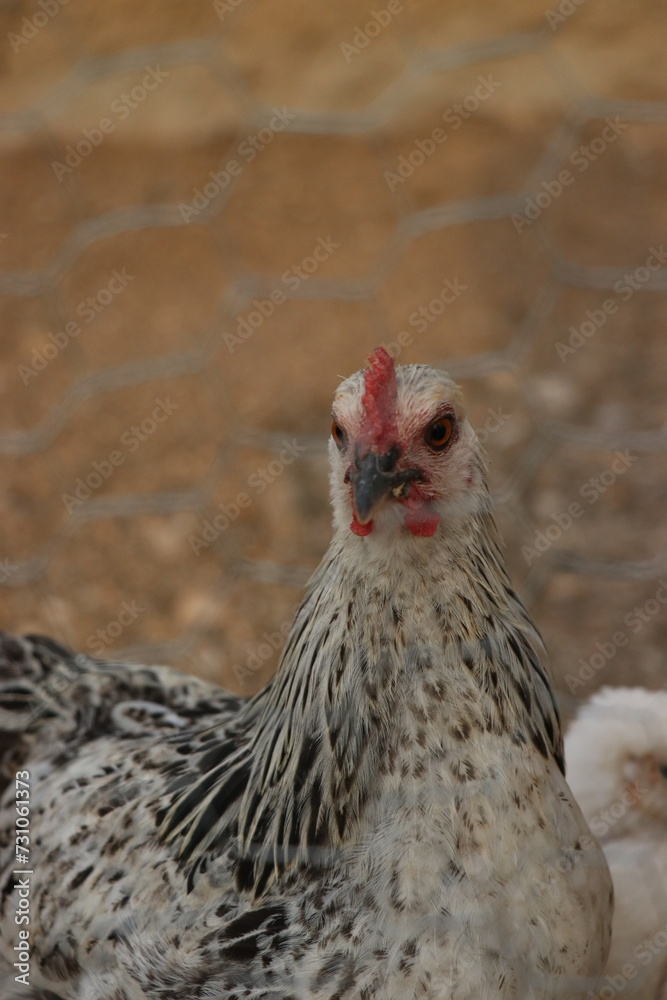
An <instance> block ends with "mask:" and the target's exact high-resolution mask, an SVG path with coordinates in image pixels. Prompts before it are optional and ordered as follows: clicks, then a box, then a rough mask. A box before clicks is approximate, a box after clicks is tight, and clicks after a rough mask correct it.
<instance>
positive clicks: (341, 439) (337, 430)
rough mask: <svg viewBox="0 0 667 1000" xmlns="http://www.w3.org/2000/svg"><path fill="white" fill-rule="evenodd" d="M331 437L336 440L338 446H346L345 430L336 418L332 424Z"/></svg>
mask: <svg viewBox="0 0 667 1000" xmlns="http://www.w3.org/2000/svg"><path fill="white" fill-rule="evenodd" d="M331 437H332V438H333V439H334V441H335V442H336V445H337V446H338V448H340V449H342V448H344V447H345V431H344V430H343V428H342V427H341V426H340V424H337V423H336V421H335V420H334V422H333V423H332V425H331Z"/></svg>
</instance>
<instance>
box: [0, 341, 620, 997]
mask: <svg viewBox="0 0 667 1000" xmlns="http://www.w3.org/2000/svg"><path fill="white" fill-rule="evenodd" d="M330 462H331V493H332V503H333V522H334V533H333V540H332V542H331V545H330V547H329V550H328V552H327V553H326V555H325V556H324V558H323V560H322V563H321V564H320V566H319V568H318V569H317V570H316V572H315V574H314V575H313V577H312V579H311V581H310V584H309V586H308V589H307V592H306V595H305V597H304V599H303V601H302V603H301V605H300V608H299V610H298V612H297V614H296V617H295V621H294V624H293V627H292V630H291V632H290V634H289V636H288V639H287V641H286V645H285V648H284V651H283V654H282V657H281V660H280V663H279V666H278V670H277V672H276V674H275V676H274V677H273V679H272V680H271V681H270V682H269V684H268V685H267V686H266V687H265V688H264V689H263V690H262V691H261V692H260V693H259V694H257V695H256V696H254V697H252V698H250V699H243V698H237V697H235V696H232V695H228V694H225V693H224V692H221V691H219V690H218V689H216V688H214V687H211V686H208V685H205V684H203V683H202V682H199V681H196V680H195V679H194V678H186V677H181V676H180V675H177V674H174V672H173V671H169V670H167V668H139V667H136V668H132V667H128V666H124V665H122V664H118V663H104V662H102V661H99V660H93V659H90V658H88V657H85V656H81V655H78V656H75V655H73V654H71V653H69V652H68V651H67V650H65V649H63V648H61V647H60V646H58V645H57V644H55V643H53V642H51V641H49V640H46V639H42V638H39V637H35V636H28V637H25V638H22V639H13V638H10V637H7V638H5V639H4V640H3V642H2V645H1V648H0V660H1V662H2V667H1V670H2V673H1V677H2V685H1V686H0V710H1V712H2V715H1V716H0V721H1V722H2V727H3V737H2V739H3V744H2V746H3V752H4V773H5V774H6V776H7V779H8V781H9V784H8V786H7V790H6V792H5V796H4V800H3V802H4V806H3V810H2V812H0V868H1V869H2V885H3V893H2V911H1V912H0V935H1V942H2V943H1V948H0V956H1V959H0V960H3V961H4V963H5V964H4V967H3V968H2V969H1V970H0V986H1V989H2V997H3V998H14V997H21V998H23V1000H29V998H30V1000H35V998H38V997H39V998H43V997H48V998H49V1000H54V998H67V1000H139V998H150V1000H175V998H179V1000H183V998H186V1000H206V998H209V1000H212V998H215V1000H241V998H252V1000H264V998H266V1000H269V998H271V1000H295V998H298V1000H325V998H326V1000H333V998H339V1000H371V998H373V1000H375V998H377V1000H407V998H412V997H414V998H419V1000H509V998H516V1000H550V998H556V997H557V998H558V1000H574V998H579V1000H583V998H584V997H586V996H587V995H588V993H589V992H590V990H591V989H593V988H594V987H595V984H596V981H597V980H596V977H598V975H599V974H600V972H601V970H602V967H603V964H604V961H605V958H606V953H607V948H608V942H609V935H610V919H611V917H610V914H611V910H610V907H611V902H610V891H611V887H610V882H609V873H608V870H607V867H606V864H605V861H604V857H603V855H602V853H601V851H600V850H599V848H598V846H597V844H596V842H595V841H594V840H593V838H592V837H591V836H590V834H589V832H588V828H587V826H586V823H585V821H584V819H583V817H582V815H581V813H580V811H579V809H578V807H577V805H576V804H575V802H574V800H573V798H572V796H571V794H570V791H569V789H568V786H567V784H566V782H565V779H564V775H563V757H562V739H561V730H560V723H559V717H558V712H557V709H556V705H555V702H554V698H553V694H552V691H551V688H550V684H549V680H548V677H547V673H546V671H545V667H544V666H543V665H542V663H541V660H540V657H541V655H542V648H541V642H540V639H539V637H538V635H537V632H536V630H535V628H534V626H533V624H532V623H531V621H530V619H529V617H528V615H527V613H526V611H525V609H524V607H523V606H522V604H521V602H520V600H519V598H518V597H517V595H516V593H515V592H514V591H513V590H512V587H511V585H510V581H509V579H508V576H507V573H506V570H505V567H504V563H503V556H502V552H501V547H500V542H499V537H498V533H497V529H496V527H495V524H494V520H493V516H492V512H491V501H490V496H489V492H488V488H487V485H486V480H485V462H484V458H483V453H482V450H481V446H480V444H479V442H478V440H477V438H476V436H475V433H474V431H473V429H472V427H471V425H470V423H469V421H468V419H467V417H466V414H465V409H464V405H463V401H462V398H461V394H460V391H459V389H458V388H457V386H456V385H455V384H454V383H453V382H452V381H451V380H450V378H449V377H448V376H447V375H446V374H444V373H443V372H440V371H436V370H434V369H432V368H428V367H426V366H422V365H409V366H401V367H399V368H395V367H394V364H393V361H392V359H391V358H390V357H389V355H388V354H387V353H386V351H384V350H383V349H382V348H378V349H377V350H376V351H375V352H374V353H373V354H372V355H371V357H370V359H369V365H368V367H367V368H366V369H365V370H364V371H362V372H357V373H356V374H355V375H352V376H351V377H350V378H348V379H347V380H345V381H344V382H342V384H341V385H340V386H339V388H338V390H337V392H336V393H335V399H334V404H333V425H332V436H331V442H330ZM24 790H27V792H28V795H25V794H24ZM17 803H18V804H19V807H18V815H20V816H21V821H20V823H19V819H17ZM28 804H29V816H27V817H26V818H28V819H29V826H28V825H27V824H24V823H23V813H27V812H28V810H25V809H24V808H23V806H24V805H28ZM17 823H19V826H17ZM28 831H29V832H28ZM20 836H29V838H30V839H29V841H23V840H21V841H19V839H18V838H19V837H20ZM28 852H29V853H28ZM24 871H28V872H29V874H28V875H23V874H22V873H23V872H24ZM17 872H18V874H17ZM22 879H23V880H24V882H21V880H22ZM24 883H25V884H24ZM25 900H27V902H26V901H25ZM26 906H29V910H28V913H29V922H28V923H25V924H21V925H17V924H16V923H15V916H16V915H18V916H22V915H23V914H24V912H26V910H25V907H26ZM21 931H25V932H27V937H26V938H25V939H19V934H20V932H21ZM28 950H29V955H28ZM17 955H18V956H19V958H20V957H21V956H23V957H24V958H26V962H25V965H26V966H28V965H29V982H30V990H32V992H30V990H28V991H26V986H25V981H23V983H21V982H17V974H18V975H20V974H21V972H22V967H21V964H20V962H19V963H17V964H16V965H15V964H14V963H16V962H17V957H16V956H17ZM28 958H29V961H27V959H28ZM40 991H41V992H40Z"/></svg>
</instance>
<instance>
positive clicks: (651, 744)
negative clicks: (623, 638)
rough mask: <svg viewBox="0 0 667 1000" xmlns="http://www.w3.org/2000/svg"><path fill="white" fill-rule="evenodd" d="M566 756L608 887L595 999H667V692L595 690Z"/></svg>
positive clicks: (570, 779) (567, 740) (577, 722)
mask: <svg viewBox="0 0 667 1000" xmlns="http://www.w3.org/2000/svg"><path fill="white" fill-rule="evenodd" d="M565 759H566V763H567V778H568V783H569V785H570V787H571V789H572V791H573V792H574V794H575V797H576V798H577V800H578V802H579V805H580V806H581V809H582V812H583V813H584V816H585V817H586V819H587V820H588V824H589V826H590V828H591V830H592V832H593V834H594V835H595V836H596V837H597V839H598V840H599V842H600V844H601V845H602V847H603V849H604V852H605V854H606V856H607V861H608V863H609V868H610V869H611V875H612V881H613V883H614V896H615V905H614V920H613V929H612V944H611V952H610V955H609V961H608V964H607V970H606V976H605V985H604V986H603V987H602V989H601V990H600V992H599V997H600V1000H611V997H612V996H620V997H625V996H627V997H631V998H633V1000H667V692H665V691H648V690H646V689H645V688H625V687H618V688H612V687H604V688H602V689H601V690H600V691H598V692H597V693H596V694H595V695H594V696H593V697H592V698H591V699H590V701H588V702H586V704H585V705H584V706H583V708H582V709H581V710H580V712H579V714H578V716H577V718H576V719H575V720H574V722H573V723H572V725H571V726H570V728H569V730H568V732H567V734H566V737H565Z"/></svg>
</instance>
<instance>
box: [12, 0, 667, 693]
mask: <svg viewBox="0 0 667 1000" xmlns="http://www.w3.org/2000/svg"><path fill="white" fill-rule="evenodd" d="M0 14H1V15H2V28H1V30H0V60H1V65H2V78H1V81H0V126H1V128H0V142H1V157H0V200H1V209H0V313H1V316H2V332H1V334H0V421H1V423H0V428H1V429H0V476H1V483H2V486H1V488H0V524H1V525H2V532H1V535H0V601H1V602H2V608H1V612H0V625H2V626H4V627H7V628H11V629H13V630H28V631H46V632H48V633H50V634H53V635H55V636H56V637H58V638H59V639H61V640H63V641H65V642H67V643H70V644H72V645H73V646H75V647H77V648H80V649H83V650H86V651H89V652H93V651H94V652H97V653H101V654H104V655H107V656H116V655H122V656H133V657H137V658H139V657H140V658H142V659H144V660H149V661H164V660H168V661H169V662H172V663H173V664H175V665H178V666H181V667H183V668H185V669H187V670H191V671H194V672H196V673H198V674H200V675H203V676H206V677H209V678H213V679H216V680H219V681H221V682H222V683H223V684H225V685H228V686H230V687H233V688H235V689H236V690H243V691H251V690H255V689H256V688H257V687H259V686H260V685H261V684H262V683H263V682H264V681H265V680H266V678H267V677H268V676H269V674H270V673H271V671H272V670H273V669H274V666H275V662H276V656H277V653H276V650H277V648H278V647H279V645H280V643H281V641H282V635H283V634H284V631H285V629H286V627H287V624H288V623H289V620H290V617H291V615H292V612H293V609H294V606H295V604H296V603H297V601H298V600H299V596H300V594H301V588H302V586H303V583H304V581H305V580H306V579H307V577H308V575H309V573H310V571H311V570H312V569H313V568H314V567H315V566H316V564H317V562H318V560H319V558H320V556H321V555H322V553H323V552H324V550H325V548H326V546H327V544H328V539H329V507H328V500H327V467H326V458H325V450H324V446H325V440H326V435H327V433H328V427H329V407H330V400H331V396H332V392H333V390H334V389H335V386H336V384H337V380H338V379H339V378H340V377H341V376H345V375H347V374H349V373H350V372H352V371H354V370H355V369H357V368H359V367H360V366H361V365H362V364H363V362H364V358H365V356H366V355H367V354H368V352H369V351H370V350H371V349H372V348H373V347H374V346H375V345H376V344H377V343H380V342H382V343H385V344H389V345H394V348H395V349H397V350H398V349H399V347H400V361H402V362H414V361H420V362H429V363H433V364H437V365H442V366H443V367H446V368H447V369H448V370H449V371H450V372H451V373H452V374H453V375H454V376H455V377H456V378H458V379H459V381H461V382H462V384H463V385H464V388H465V391H466V394H467V399H468V403H469V408H470V411H471V414H472V417H473V422H474V423H475V425H476V426H477V427H478V428H479V429H480V432H481V433H482V434H483V436H484V438H485V442H486V447H487V449H488V452H489V455H490V457H491V462H492V466H491V470H492V471H491V475H492V483H493V488H494V491H495V493H496V496H497V499H498V504H499V518H500V521H501V525H502V529H503V532H504V535H505V538H506V541H507V548H508V556H509V561H510V564H511V568H512V573H513V576H514V579H515V581H516V582H517V584H519V585H520V589H521V591H522V593H523V594H524V597H525V599H526V600H527V602H528V604H529V606H530V607H531V610H532V612H533V614H534V616H535V618H536V620H537V622H538V624H539V626H540V628H541V629H542V631H543V633H544V635H545V639H546V642H547V645H548V647H549V650H550V654H551V659H552V663H553V666H554V670H555V672H556V676H557V683H558V686H559V688H560V690H561V691H562V692H564V693H565V694H566V695H568V694H572V695H574V696H575V697H585V696H586V695H587V694H589V693H591V692H592V691H593V690H594V689H595V687H597V686H598V685H599V684H601V683H613V684H618V683H631V684H634V683H643V684H647V685H649V686H652V687H658V686H661V685H663V684H664V683H665V680H667V676H666V671H665V655H664V652H663V650H664V648H665V638H666V631H667V629H666V621H667V618H666V615H665V606H666V604H665V602H667V585H665V584H664V583H663V582H662V581H664V580H665V579H667V558H666V555H665V552H666V549H665V544H666V542H667V530H666V527H665V517H664V510H665V501H666V499H667V432H666V431H665V427H666V422H667V396H666V393H665V365H666V360H667V343H666V340H665V328H666V319H667V255H666V253H665V245H664V243H663V242H662V241H663V240H665V239H666V237H667V225H666V224H667V184H666V181H667V61H666V60H665V57H664V53H665V47H666V44H667V12H666V8H665V5H664V3H661V2H658V0H655V2H648V0H646V2H642V0H635V2H632V3H630V4H622V3H620V2H609V0H606V2H602V0H585V2H584V0H579V2H578V3H577V2H575V0H560V2H559V3H554V4H553V5H552V6H551V8H547V7H545V5H544V3H532V2H511V3H508V4H505V5H502V7H500V6H498V7H493V6H492V5H489V4H485V3H482V2H476V3H471V4H466V5H461V4H460V3H453V2H449V0H447V2H443V0H428V2H427V0H392V2H391V3H385V2H384V0H379V2H378V3H374V4H371V3H362V2H359V0H355V2H354V3H353V2H352V0H344V2H341V3H337V4H335V5H313V4H307V3H305V2H297V0H286V2H285V3H283V4H281V5H279V6H278V5H275V4H271V3H269V2H268V0H257V2H254V0H216V2H215V3H213V2H208V0H196V2H193V0H183V2H177V0H169V2H164V0H162V2H160V3H157V2H150V0H134V2H132V3H130V2H129V0H116V2H112V3H111V4H104V5H103V6H100V5H99V4H98V3H94V2H93V0H69V2H68V3H64V2H63V0H39V2H36V3H28V2H25V3H24V2H20V0H17V2H12V0H10V2H4V3H2V5H1V6H0ZM316 251H317V253H316ZM272 296H273V298H272ZM77 489H78V493H77ZM240 494H241V495H244V496H245V497H246V498H247V501H248V502H247V505H246V506H243V505H242V504H239V503H237V501H238V499H239V495H240ZM245 502H246V501H245V500H244V501H243V503H245ZM573 505H575V506H574V507H573ZM216 517H218V525H219V526H220V525H223V527H224V524H225V522H228V526H227V527H226V528H224V530H220V529H219V528H218V529H213V528H211V527H210V524H212V522H213V519H215V518H216ZM568 519H569V520H568ZM207 524H209V527H207Z"/></svg>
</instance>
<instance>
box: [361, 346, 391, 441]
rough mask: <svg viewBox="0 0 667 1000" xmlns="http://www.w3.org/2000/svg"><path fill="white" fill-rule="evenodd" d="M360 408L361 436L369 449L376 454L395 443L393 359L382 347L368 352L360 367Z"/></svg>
mask: <svg viewBox="0 0 667 1000" xmlns="http://www.w3.org/2000/svg"><path fill="white" fill-rule="evenodd" d="M361 404H362V406H363V408H364V420H363V424H362V435H363V438H364V442H365V444H367V445H368V447H369V448H373V447H375V448H377V450H378V452H379V454H382V453H383V452H385V451H387V449H388V448H390V447H391V445H392V444H396V437H397V430H396V369H395V367H394V359H393V358H392V357H391V355H390V354H389V353H388V352H387V351H386V350H385V349H384V347H376V348H375V350H374V351H373V353H372V354H369V355H368V368H365V369H364V394H363V396H362V397H361Z"/></svg>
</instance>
